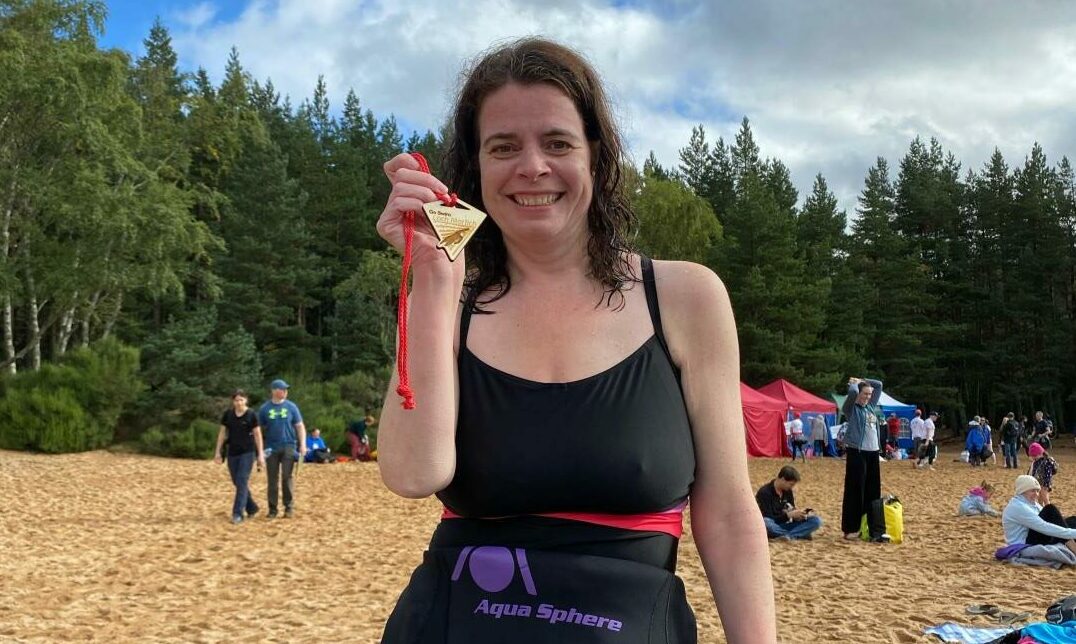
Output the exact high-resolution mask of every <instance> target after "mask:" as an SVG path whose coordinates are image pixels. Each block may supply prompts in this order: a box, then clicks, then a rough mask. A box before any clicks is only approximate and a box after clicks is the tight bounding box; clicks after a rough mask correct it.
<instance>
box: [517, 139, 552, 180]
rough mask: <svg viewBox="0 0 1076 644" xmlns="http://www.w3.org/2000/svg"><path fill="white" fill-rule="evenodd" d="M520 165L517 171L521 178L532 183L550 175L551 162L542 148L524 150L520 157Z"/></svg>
mask: <svg viewBox="0 0 1076 644" xmlns="http://www.w3.org/2000/svg"><path fill="white" fill-rule="evenodd" d="M518 160H519V165H518V166H517V168H516V171H517V172H518V173H519V175H520V176H521V177H524V178H526V179H530V180H531V181H532V182H533V181H537V180H538V179H539V178H541V177H543V176H545V175H547V174H549V172H550V170H549V162H548V159H546V156H545V154H543V153H542V150H541V148H538V147H534V146H528V147H526V148H524V149H523V151H522V152H521V153H520V155H519V157H518Z"/></svg>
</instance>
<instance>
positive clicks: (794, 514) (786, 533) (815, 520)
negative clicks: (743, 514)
mask: <svg viewBox="0 0 1076 644" xmlns="http://www.w3.org/2000/svg"><path fill="white" fill-rule="evenodd" d="M799 480H800V473H799V472H798V471H796V468H794V467H792V466H791V465H786V466H784V467H782V468H781V471H780V472H778V473H777V478H775V479H773V480H772V481H770V482H769V483H767V484H766V485H763V486H762V487H760V488H759V489H758V492H756V493H755V501H756V502H757V503H758V509H759V510H760V511H761V512H762V520H763V521H764V522H765V523H766V534H767V536H769V537H770V538H771V539H776V538H781V539H788V540H792V539H810V538H811V533H812V532H814V531H815V530H817V529H819V528H821V527H822V519H821V517H819V516H818V515H816V514H814V511H813V510H811V509H810V508H808V509H806V510H800V509H798V508H796V499H795V497H793V496H792V488H794V487H796V483H799Z"/></svg>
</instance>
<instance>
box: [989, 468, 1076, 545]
mask: <svg viewBox="0 0 1076 644" xmlns="http://www.w3.org/2000/svg"><path fill="white" fill-rule="evenodd" d="M1040 489H1041V486H1040V485H1039V482H1038V481H1036V480H1035V477H1033V476H1028V475H1027V474H1022V475H1020V476H1018V477H1016V489H1015V492H1016V494H1015V496H1013V498H1012V500H1011V501H1009V504H1008V505H1007V506H1005V511H1004V512H1002V513H1001V525H1002V528H1003V529H1004V530H1005V543H1006V544H1008V545H1014V544H1028V545H1062V544H1063V545H1064V546H1065V547H1067V548H1068V549H1069V550H1071V551H1072V553H1073V554H1076V517H1069V518H1068V519H1062V518H1061V511H1060V510H1059V509H1058V508H1057V506H1055V505H1052V504H1050V505H1046V506H1045V507H1044V506H1042V505H1040V504H1039V490H1040Z"/></svg>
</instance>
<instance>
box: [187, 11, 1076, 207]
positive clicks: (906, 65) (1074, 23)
mask: <svg viewBox="0 0 1076 644" xmlns="http://www.w3.org/2000/svg"><path fill="white" fill-rule="evenodd" d="M640 4H642V3H630V5H627V6H623V7H619V8H617V7H612V6H609V5H607V4H605V3H602V2H598V0H583V1H582V2H573V1H571V0H549V1H546V2H542V3H532V2H527V1H526V0H475V1H473V2H466V1H463V0H459V1H453V2H443V1H439V0H408V1H406V2H396V1H394V0H388V1H385V2H380V1H364V2H354V1H348V0H319V1H317V2H310V1H309V0H275V1H269V0H255V1H254V2H251V3H250V4H249V5H248V6H247V7H246V9H245V10H244V11H243V12H242V13H241V14H240V15H239V16H238V17H237V18H236V19H235V20H232V21H230V22H217V23H212V24H209V18H204V17H205V16H212V15H213V14H214V9H213V6H212V5H211V4H209V3H202V4H200V5H198V6H196V7H195V8H194V9H192V10H191V11H188V12H187V16H188V18H187V19H186V20H184V21H180V24H179V25H178V27H177V28H175V33H174V42H175V44H176V47H177V49H178V50H179V53H180V56H181V60H182V61H183V63H184V64H185V65H190V66H192V67H193V66H204V67H206V68H207V69H209V70H210V73H211V74H212V75H214V76H216V77H218V78H219V75H220V73H221V70H222V69H223V66H224V62H225V60H226V59H227V52H228V49H229V48H230V47H231V46H232V45H233V44H234V45H235V46H237V47H238V48H239V51H240V55H241V59H242V61H243V64H244V66H245V67H246V68H247V69H248V70H249V71H250V72H251V73H252V74H253V75H254V76H255V77H256V78H259V79H264V78H267V77H272V79H273V82H274V84H275V85H276V87H277V88H278V89H279V90H281V91H282V92H283V93H286V94H290V95H291V96H292V98H293V100H300V99H301V98H303V97H306V96H309V95H310V94H311V92H312V89H313V86H314V83H315V80H316V78H317V75H318V74H324V75H325V78H326V81H327V83H328V85H329V90H330V96H331V97H332V99H333V102H334V104H335V105H336V106H337V107H339V105H340V103H341V102H342V99H343V96H344V94H345V93H346V91H347V89H348V88H354V89H355V91H356V93H357V94H358V95H359V98H360V100H361V101H362V103H363V104H364V105H365V106H366V107H368V108H370V109H372V110H373V111H374V112H375V113H376V114H378V115H379V116H385V115H388V114H389V113H390V112H391V113H395V114H396V116H397V117H398V118H400V119H401V120H403V121H404V122H406V123H410V124H414V125H416V126H417V127H420V128H431V129H432V128H436V127H437V126H438V124H439V123H440V122H441V121H442V120H443V119H444V117H445V115H446V113H447V110H448V106H449V104H450V102H451V97H452V94H453V92H454V91H455V89H456V83H457V80H458V74H459V70H460V68H461V66H462V65H463V64H464V63H465V61H467V60H468V59H470V58H471V57H473V56H474V55H475V54H477V53H478V52H480V51H482V50H484V49H486V48H488V47H489V46H491V45H493V44H495V43H498V42H503V41H505V40H509V39H512V38H516V37H520V36H525V35H533V34H541V35H546V36H549V37H553V38H555V39H557V40H559V41H561V42H564V43H566V44H569V45H571V46H573V47H576V48H577V49H579V50H580V51H582V52H583V53H584V54H586V55H587V56H588V57H589V58H590V59H591V60H592V61H593V62H594V63H595V65H596V67H597V68H598V69H599V71H600V72H601V73H602V75H603V77H604V78H605V79H606V81H607V83H608V85H609V88H610V93H611V95H612V98H613V100H614V101H615V103H616V107H617V111H618V113H619V115H620V118H621V122H622V124H623V126H624V129H625V134H626V136H627V139H628V141H629V143H630V144H631V146H632V152H633V155H634V157H635V159H636V161H637V162H641V161H642V159H643V158H645V157H646V155H647V153H648V152H649V150H651V149H653V150H654V151H655V153H656V155H657V157H658V159H659V160H660V161H661V162H662V163H664V164H666V165H675V164H676V163H677V150H678V149H679V148H680V147H682V146H684V145H685V144H686V143H687V141H688V137H689V135H690V132H691V128H692V126H693V125H695V124H697V123H699V122H702V123H704V124H705V126H706V129H707V132H708V134H709V136H710V138H711V140H716V138H717V136H724V137H725V138H726V140H731V139H732V137H733V136H734V134H735V132H736V129H737V128H738V127H739V121H740V117H741V116H742V115H745V114H746V115H747V116H749V117H750V118H751V121H752V124H753V127H754V130H755V133H756V137H757V139H758V141H759V144H760V145H761V147H762V152H763V154H765V155H768V156H776V157H778V158H780V159H782V160H783V161H784V162H785V163H786V164H787V165H788V166H789V167H790V169H791V170H792V174H793V178H794V180H795V181H796V183H797V186H798V187H799V189H800V192H801V194H803V193H805V192H806V191H808V190H809V189H810V183H811V180H812V179H813V177H814V175H815V174H816V173H818V172H822V173H823V174H824V175H826V177H827V179H828V180H829V183H830V186H831V188H832V189H833V190H834V191H835V192H836V193H837V195H838V197H839V198H840V199H841V204H842V206H843V207H845V208H848V209H849V210H852V209H854V207H855V195H856V194H857V193H858V191H859V190H860V188H861V185H862V180H863V176H864V175H865V173H866V170H867V168H868V167H869V166H870V165H872V164H873V162H874V159H875V158H876V157H877V156H885V157H887V158H888V159H889V160H890V165H891V167H892V168H895V167H896V165H897V161H898V160H899V158H900V156H902V155H903V153H904V152H905V151H906V149H907V145H908V143H909V141H910V139H911V138H912V137H914V136H916V135H921V136H924V137H931V136H936V137H938V139H939V140H940V141H941V143H942V144H943V146H945V147H946V148H947V149H949V150H951V151H952V152H953V153H954V154H955V155H956V157H957V158H958V159H960V160H961V161H962V162H964V163H965V168H967V167H968V166H970V167H972V168H975V169H978V168H980V167H981V165H982V163H983V162H984V161H985V160H986V159H987V157H988V156H989V154H990V153H991V152H992V150H993V148H994V147H995V146H997V147H999V148H1000V149H1001V151H1002V152H1003V153H1004V154H1005V155H1006V157H1007V158H1008V160H1009V162H1010V164H1011V165H1015V164H1018V163H1019V162H1021V160H1022V159H1023V157H1024V156H1025V154H1026V153H1027V151H1028V150H1029V149H1030V146H1031V144H1032V142H1034V141H1039V142H1041V143H1042V144H1043V145H1044V147H1045V148H1046V151H1047V154H1049V155H1050V157H1051V158H1052V159H1055V160H1056V159H1059V158H1060V157H1061V155H1063V154H1067V155H1069V156H1074V155H1076V148H1074V146H1076V128H1074V126H1073V125H1072V123H1071V114H1072V105H1073V103H1074V99H1076V6H1073V5H1068V4H1062V3H1007V2H1002V1H1000V0H984V1H983V2H978V3H973V4H966V3H937V2H931V1H929V0H918V1H909V2H903V3H863V2H858V1H853V0H847V1H844V2H838V1H836V0H831V1H828V2H827V1H825V0H822V1H819V2H792V1H787V2H784V1H777V0H766V1H750V2H748V1H744V2H717V1H714V2H709V3H695V4H692V3H688V2H680V1H676V2H665V3H664V4H663V5H662V6H661V8H654V9H650V10H648V9H646V8H645V7H640ZM673 105H678V106H681V108H682V110H681V111H683V112H684V113H685V114H688V116H684V115H681V114H678V113H677V111H676V110H674V109H673V108H672V107H670V106H673Z"/></svg>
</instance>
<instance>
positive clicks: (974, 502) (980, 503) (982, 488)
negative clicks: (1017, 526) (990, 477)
mask: <svg viewBox="0 0 1076 644" xmlns="http://www.w3.org/2000/svg"><path fill="white" fill-rule="evenodd" d="M993 495H994V486H993V485H991V484H989V483H987V482H986V481H983V482H982V483H980V484H979V486H978V487H973V488H971V489H970V490H968V493H967V494H965V495H964V498H963V499H961V500H960V507H959V508H957V511H956V513H957V514H958V515H960V516H963V517H970V516H979V515H982V514H985V515H988V516H992V517H996V516H1000V515H1001V513H1000V512H998V511H997V510H995V509H994V508H993V507H991V506H990V497H991V496H993Z"/></svg>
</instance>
